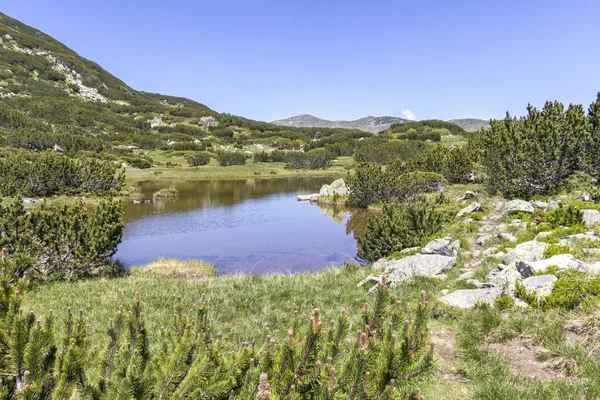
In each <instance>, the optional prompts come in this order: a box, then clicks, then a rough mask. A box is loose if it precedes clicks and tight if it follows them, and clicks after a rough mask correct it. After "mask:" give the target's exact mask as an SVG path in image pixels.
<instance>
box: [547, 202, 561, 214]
mask: <svg viewBox="0 0 600 400" xmlns="http://www.w3.org/2000/svg"><path fill="white" fill-rule="evenodd" d="M558 207H560V206H559V205H558V203H557V202H556V201H551V202H550V203H548V205H547V206H546V208H545V209H544V211H546V212H548V211H550V210H555V209H557V208H558Z"/></svg>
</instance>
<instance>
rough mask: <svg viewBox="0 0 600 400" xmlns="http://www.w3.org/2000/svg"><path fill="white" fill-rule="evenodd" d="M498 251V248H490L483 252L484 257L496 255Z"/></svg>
mask: <svg viewBox="0 0 600 400" xmlns="http://www.w3.org/2000/svg"><path fill="white" fill-rule="evenodd" d="M496 250H498V246H494V247H490V248H489V249H485V250H484V251H483V256H484V257H488V256H491V255H492V254H494V253H495V252H496Z"/></svg>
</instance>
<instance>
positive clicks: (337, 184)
mask: <svg viewBox="0 0 600 400" xmlns="http://www.w3.org/2000/svg"><path fill="white" fill-rule="evenodd" d="M349 193H350V192H349V191H348V187H347V186H346V182H344V179H342V178H340V179H336V180H335V181H333V182H332V183H331V185H323V186H321V190H320V191H319V195H321V196H333V195H335V194H337V195H339V196H347V195H348V194H349Z"/></svg>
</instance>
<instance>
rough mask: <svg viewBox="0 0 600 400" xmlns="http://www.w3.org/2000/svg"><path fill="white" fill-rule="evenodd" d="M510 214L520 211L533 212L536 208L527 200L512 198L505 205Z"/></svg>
mask: <svg viewBox="0 0 600 400" xmlns="http://www.w3.org/2000/svg"><path fill="white" fill-rule="evenodd" d="M504 209H505V211H506V212H507V213H508V214H518V213H520V212H526V213H533V212H534V211H535V209H534V208H533V205H532V204H531V203H530V202H528V201H525V200H518V199H517V200H511V201H509V202H508V203H506V206H505V207H504Z"/></svg>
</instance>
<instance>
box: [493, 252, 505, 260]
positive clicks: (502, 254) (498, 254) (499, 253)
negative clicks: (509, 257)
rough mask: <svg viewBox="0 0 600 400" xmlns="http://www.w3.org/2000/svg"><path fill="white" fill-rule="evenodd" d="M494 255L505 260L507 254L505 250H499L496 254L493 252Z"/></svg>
mask: <svg viewBox="0 0 600 400" xmlns="http://www.w3.org/2000/svg"><path fill="white" fill-rule="evenodd" d="M493 256H494V257H496V258H499V259H501V260H503V259H504V257H505V256H506V253H505V252H503V251H499V252H497V253H496V254H493Z"/></svg>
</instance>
